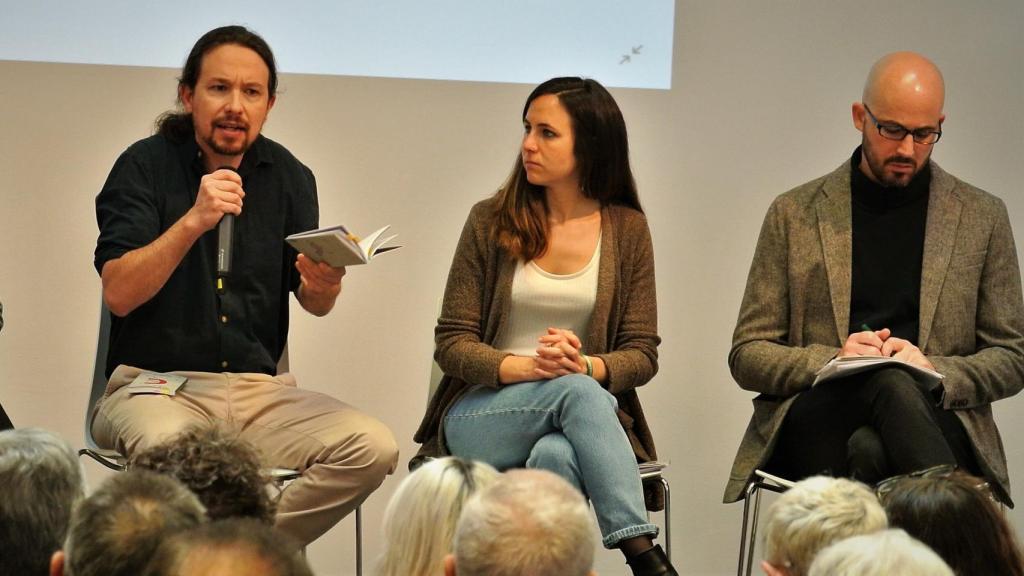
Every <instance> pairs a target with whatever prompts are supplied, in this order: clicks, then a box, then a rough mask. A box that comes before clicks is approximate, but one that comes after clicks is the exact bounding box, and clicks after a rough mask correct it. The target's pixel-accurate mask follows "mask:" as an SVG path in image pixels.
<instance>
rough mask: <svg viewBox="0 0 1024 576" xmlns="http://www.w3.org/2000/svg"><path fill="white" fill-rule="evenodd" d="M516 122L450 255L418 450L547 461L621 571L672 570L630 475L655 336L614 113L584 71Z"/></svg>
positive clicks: (640, 442) (554, 85) (545, 90)
mask: <svg viewBox="0 0 1024 576" xmlns="http://www.w3.org/2000/svg"><path fill="white" fill-rule="evenodd" d="M522 118H523V128H524V133H523V140H522V145H521V148H520V152H519V156H518V157H517V159H516V164H515V166H514V168H513V170H512V173H511V175H510V176H509V178H508V180H507V181H506V183H505V185H504V186H503V187H502V188H501V189H500V190H499V191H498V193H497V194H496V195H495V196H493V197H491V198H488V199H486V200H484V201H482V202H480V203H478V204H477V205H476V206H474V207H473V209H472V211H471V212H470V215H469V218H468V220H467V222H466V225H465V227H464V229H463V231H462V236H461V238H460V240H459V244H458V247H457V248H456V252H455V257H454V259H453V261H452V266H451V270H450V272H449V275H448V284H447V287H446V289H445V296H444V304H443V306H442V310H441V316H440V318H439V319H438V323H437V328H436V330H435V339H436V350H435V354H434V356H435V358H436V360H437V362H438V364H439V365H440V367H441V369H442V370H443V371H444V374H445V376H444V378H443V379H442V381H441V384H440V386H439V388H438V390H437V392H436V393H435V394H434V396H433V397H432V398H431V401H430V404H429V406H428V408H427V413H426V416H425V417H424V419H423V422H422V424H421V425H420V428H419V430H418V431H417V433H416V437H415V439H416V441H417V442H421V443H422V444H423V447H422V449H421V451H420V456H431V455H437V454H443V453H449V452H450V453H451V454H455V455H458V456H461V457H464V458H473V459H478V460H483V461H485V462H488V463H490V464H491V465H493V466H495V467H496V468H498V469H499V470H506V469H509V468H516V467H524V466H525V467H536V468H544V469H548V470H551V471H553V472H555V473H557V474H559V475H561V476H562V477H564V478H566V479H567V480H568V481H570V482H571V483H573V484H574V485H575V486H576V487H578V488H579V489H580V490H581V491H582V492H583V493H584V494H585V495H587V496H588V497H589V498H590V500H591V502H592V503H593V505H594V509H595V511H596V513H597V517H598V524H599V525H600V527H601V532H602V535H603V543H604V545H605V546H606V547H608V548H619V549H620V550H621V551H622V553H623V554H624V555H625V557H626V561H627V563H628V564H629V565H630V567H631V568H632V570H633V573H634V574H636V575H647V574H652V575H653V574H676V571H675V569H674V568H673V567H672V566H671V564H670V563H669V562H668V560H667V558H666V557H665V554H664V552H663V550H662V549H661V547H660V546H655V545H654V543H653V542H652V538H653V537H654V536H655V535H657V527H656V526H654V525H653V524H651V523H650V522H649V521H648V520H647V517H646V512H645V500H644V491H643V487H642V485H641V482H640V477H639V474H638V471H637V462H638V461H647V460H652V459H654V458H656V454H655V451H654V444H653V440H652V438H651V433H650V430H649V429H648V427H647V423H646V421H645V419H644V415H643V410H642V408H641V406H640V402H639V400H638V398H637V395H636V391H635V388H636V387H638V386H641V385H643V384H645V383H647V382H648V381H649V380H650V379H651V378H652V377H653V376H654V374H655V372H656V371H657V346H658V344H659V342H660V338H659V337H658V333H657V302H656V298H655V282H654V254H653V249H652V245H651V237H650V232H649V230H648V227H647V220H646V218H645V216H644V214H643V211H642V209H641V207H640V201H639V198H638V196H637V192H636V184H635V182H634V180H633V174H632V171H631V170H630V166H629V146H628V143H627V138H626V126H625V122H624V121H623V118H622V113H621V112H620V110H619V108H618V106H617V105H616V103H615V100H614V99H613V98H612V97H611V95H610V94H609V93H608V91H607V90H605V89H604V87H603V86H601V85H600V84H599V83H597V82H596V81H594V80H589V79H581V78H555V79H552V80H548V81H547V82H544V83H543V84H541V85H540V86H538V87H537V88H536V89H534V91H533V93H531V94H530V96H529V98H528V99H527V101H526V105H525V106H524V109H523V116H522ZM651 496H652V497H654V498H656V497H657V495H655V494H651ZM652 503H653V502H652ZM655 505H656V504H655Z"/></svg>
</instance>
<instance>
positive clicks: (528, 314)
mask: <svg viewBox="0 0 1024 576" xmlns="http://www.w3.org/2000/svg"><path fill="white" fill-rule="evenodd" d="M600 261H601V240H600V238H598V241H597V249H596V250H594V255H593V256H591V257H590V262H588V263H587V265H586V266H584V267H583V269H582V270H580V271H578V272H574V273H572V274H552V273H550V272H547V271H546V270H543V269H542V268H541V267H540V266H538V265H537V263H536V262H534V261H533V260H531V261H529V262H522V261H520V262H519V263H518V264H516V271H515V275H514V276H513V277H512V305H511V306H510V308H509V315H508V316H509V317H508V323H507V324H506V325H505V329H504V330H503V331H502V332H503V333H502V334H501V335H499V336H498V338H497V340H496V342H495V343H494V347H495V348H497V349H498V350H502V351H505V352H511V353H512V354H515V355H517V356H536V355H537V347H538V346H540V342H538V341H537V339H538V338H540V337H541V336H542V335H544V334H547V329H548V327H552V328H567V329H569V330H572V331H573V332H575V333H576V335H578V336H579V337H580V339H583V337H584V335H585V334H586V333H587V329H588V328H589V326H590V316H591V314H592V313H593V311H594V303H595V302H596V301H597V272H598V268H599V263H600Z"/></svg>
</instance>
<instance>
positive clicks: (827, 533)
mask: <svg viewBox="0 0 1024 576" xmlns="http://www.w3.org/2000/svg"><path fill="white" fill-rule="evenodd" d="M886 525H887V524H886V518H885V511H884V510H882V506H881V504H879V503H878V499H877V498H876V497H875V495H874V493H872V492H871V490H870V489H868V487H867V486H865V485H863V484H861V483H859V482H855V481H853V480H847V479H845V478H829V477H826V476H814V477H811V478H808V479H806V480H802V481H800V482H797V483H796V486H794V487H793V488H791V489H789V491H787V492H786V493H785V494H783V495H782V496H780V497H779V499H778V500H776V501H775V502H774V503H773V504H772V506H771V507H770V508H769V509H768V516H767V519H766V521H765V526H764V554H765V560H764V562H762V567H763V568H764V570H765V572H766V573H768V574H769V575H772V576H776V575H788V576H802V575H804V574H807V569H808V567H809V566H810V565H811V561H812V560H814V556H815V555H816V554H817V553H818V552H819V551H820V550H822V549H823V548H825V547H826V546H828V545H829V544H831V543H833V542H836V541H838V540H842V539H843V538H848V537H850V536H855V535H859V534H868V533H871V532H877V531H879V530H884V529H885V527H886Z"/></svg>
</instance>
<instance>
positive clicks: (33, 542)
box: [0, 428, 85, 576]
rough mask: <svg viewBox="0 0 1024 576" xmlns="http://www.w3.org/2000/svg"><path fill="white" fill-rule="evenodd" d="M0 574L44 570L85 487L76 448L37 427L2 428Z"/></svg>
mask: <svg viewBox="0 0 1024 576" xmlns="http://www.w3.org/2000/svg"><path fill="white" fill-rule="evenodd" d="M0 486H2V487H3V491H4V494H3V497H2V498H0V575H4V576H6V575H7V574H12V575H14V574H18V575H21V574H45V573H46V572H47V569H48V568H49V565H50V556H51V555H52V554H53V553H54V552H56V551H57V550H60V548H61V545H62V544H63V542H64V538H65V536H66V535H67V530H68V522H69V521H70V519H71V510H72V508H73V506H74V504H75V502H77V501H78V500H79V499H81V498H82V496H83V495H84V491H85V486H84V482H83V480H82V468H81V465H80V464H79V463H78V458H77V457H76V456H75V451H74V450H73V449H72V448H71V446H70V445H69V444H68V443H67V442H66V441H64V440H63V439H62V438H60V437H59V436H57V435H56V434H54V433H52V432H48V431H46V430H41V429H39V428H21V429H18V430H5V431H3V432H0Z"/></svg>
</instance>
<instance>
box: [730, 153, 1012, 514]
mask: <svg viewBox="0 0 1024 576" xmlns="http://www.w3.org/2000/svg"><path fill="white" fill-rule="evenodd" d="M850 171H851V161H847V162H846V163H844V164H843V165H842V166H840V167H839V168H838V169H836V170H835V171H834V172H832V173H831V174H828V175H826V176H824V177H821V178H818V179H817V180H813V181H811V182H808V183H807V184H804V185H802V186H799V187H797V188H795V189H793V190H791V191H789V192H786V193H785V194H782V195H781V196H779V197H778V198H776V199H775V201H774V202H773V203H772V205H771V207H770V208H769V209H768V214H767V215H766V216H765V219H764V224H763V226H762V228H761V235H760V237H759V238H758V241H757V248H756V250H755V253H754V261H753V263H752V264H751V267H750V275H749V276H748V278H747V287H746V292H745V293H744V296H743V303H742V305H741V306H740V312H739V319H738V320H737V323H736V330H735V332H734V334H733V341H732V349H731V350H730V352H729V368H730V370H731V371H732V375H733V378H734V379H735V380H736V382H737V383H738V384H739V385H740V387H741V388H743V389H744V390H750V391H753V392H757V393H759V395H758V396H757V397H756V398H754V399H753V404H754V414H753V416H752V417H751V419H750V424H749V425H748V426H747V430H746V433H745V435H744V437H743V441H742V444H741V445H740V448H739V452H738V453H737V455H736V460H735V462H734V464H733V468H732V472H731V474H730V477H729V482H728V485H727V486H726V490H725V497H724V499H725V501H726V502H734V501H736V500H738V499H740V498H742V493H743V490H744V487H745V486H746V484H747V483H748V482H749V480H750V478H751V476H752V474H753V471H754V469H756V468H758V467H760V466H763V465H764V464H765V463H766V461H767V460H768V458H769V456H770V455H771V450H772V448H773V446H774V444H775V441H776V438H777V434H778V432H779V428H780V426H781V424H782V421H783V419H784V418H785V416H786V412H787V410H788V409H789V406H790V404H792V402H793V399H794V398H796V397H797V395H799V394H800V393H801V392H802V391H804V390H806V389H808V388H809V387H810V386H811V382H812V381H813V380H814V373H815V371H817V370H818V369H819V368H821V366H823V365H824V364H825V363H826V362H828V361H829V360H830V359H831V358H833V357H834V356H836V354H838V352H839V349H840V348H841V347H842V344H843V342H845V341H846V338H847V336H848V335H849V334H848V332H849V318H850V277H851V272H850V267H851V254H852V232H851V227H852V224H851V205H850ZM931 171H932V180H931V187H930V190H929V200H928V215H927V220H926V226H925V239H924V256H923V259H922V270H921V294H920V323H919V333H918V338H917V346H918V347H919V348H920V349H921V350H922V352H924V354H925V355H927V356H928V359H929V360H930V361H931V362H932V364H933V365H934V366H935V369H936V370H938V371H939V372H940V373H942V374H944V375H945V380H944V381H943V386H944V388H945V395H944V397H943V408H945V409H946V410H953V411H955V412H956V415H957V416H958V417H959V418H960V420H961V422H963V425H964V428H965V429H966V431H967V435H968V436H969V437H970V439H971V443H972V444H973V448H974V453H975V456H977V459H978V464H979V465H980V466H981V469H982V471H983V472H984V474H985V475H986V477H987V478H988V479H989V480H990V481H992V482H993V483H994V485H995V488H996V490H997V491H998V492H1000V495H1001V496H1002V497H1004V499H1005V501H1006V502H1007V503H1010V504H1011V505H1012V503H1011V501H1010V499H1009V496H1010V481H1009V477H1008V474H1007V467H1006V455H1005V453H1004V451H1003V443H1002V439H1001V438H1000V436H999V430H998V429H997V428H996V424H995V421H994V420H993V419H992V407H991V404H992V402H995V401H996V400H999V399H1001V398H1006V397H1008V396H1012V395H1014V394H1016V393H1017V392H1019V391H1020V389H1021V387H1022V385H1024V301H1022V299H1021V280H1020V268H1019V266H1018V264H1017V252H1016V246H1015V244H1014V240H1013V233H1012V231H1011V229H1010V220H1009V217H1008V215H1007V212H1006V206H1005V205H1004V204H1003V202H1002V201H1001V200H1000V199H998V198H996V197H995V196H992V195H991V194H988V193H986V192H984V191H982V190H979V189H978V188H975V187H973V186H971V185H970V184H967V183H965V182H963V181H961V180H958V179H957V178H955V177H953V176H951V175H950V174H948V173H946V172H945V171H943V170H942V169H941V168H939V167H938V166H937V165H936V164H935V163H934V162H932V163H931ZM893 249H898V247H897V246H894V247H893Z"/></svg>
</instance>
